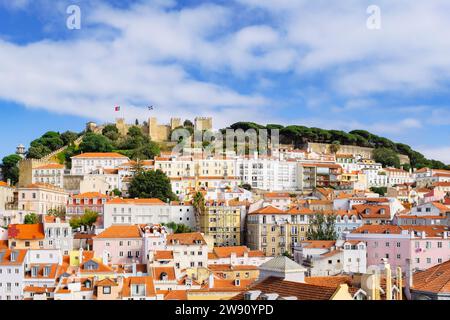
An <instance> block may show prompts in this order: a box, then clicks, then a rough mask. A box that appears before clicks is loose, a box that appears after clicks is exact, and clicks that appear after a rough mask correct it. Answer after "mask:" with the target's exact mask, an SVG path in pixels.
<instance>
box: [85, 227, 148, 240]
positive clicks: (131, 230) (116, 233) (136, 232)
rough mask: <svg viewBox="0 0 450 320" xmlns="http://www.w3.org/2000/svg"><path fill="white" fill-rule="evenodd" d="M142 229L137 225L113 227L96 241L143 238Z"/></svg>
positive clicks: (101, 234) (97, 237)
mask: <svg viewBox="0 0 450 320" xmlns="http://www.w3.org/2000/svg"><path fill="white" fill-rule="evenodd" d="M141 237H142V235H141V229H140V228H139V226H137V225H112V226H111V227H109V228H107V229H105V230H104V231H103V232H101V233H100V234H99V235H98V236H96V237H94V239H121V238H141Z"/></svg>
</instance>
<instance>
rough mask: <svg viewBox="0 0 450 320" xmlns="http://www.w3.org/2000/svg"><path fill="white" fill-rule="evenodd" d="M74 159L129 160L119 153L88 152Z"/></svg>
mask: <svg viewBox="0 0 450 320" xmlns="http://www.w3.org/2000/svg"><path fill="white" fill-rule="evenodd" d="M72 158H74V159H84V158H128V157H126V156H124V155H123V154H120V153H117V152H86V153H82V154H79V155H76V156H74V157H72Z"/></svg>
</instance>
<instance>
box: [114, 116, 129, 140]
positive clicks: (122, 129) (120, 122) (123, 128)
mask: <svg viewBox="0 0 450 320" xmlns="http://www.w3.org/2000/svg"><path fill="white" fill-rule="evenodd" d="M116 127H117V129H118V130H119V134H120V135H121V136H125V135H126V134H127V133H128V125H127V124H126V123H125V119H124V118H117V119H116Z"/></svg>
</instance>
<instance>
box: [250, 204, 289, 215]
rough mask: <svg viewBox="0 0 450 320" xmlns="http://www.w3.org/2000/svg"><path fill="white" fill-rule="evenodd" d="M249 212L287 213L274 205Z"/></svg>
mask: <svg viewBox="0 0 450 320" xmlns="http://www.w3.org/2000/svg"><path fill="white" fill-rule="evenodd" d="M249 214H286V212H284V211H283V210H281V209H278V208H275V207H273V206H267V207H264V208H261V209H258V210H255V211H253V212H250V213H249Z"/></svg>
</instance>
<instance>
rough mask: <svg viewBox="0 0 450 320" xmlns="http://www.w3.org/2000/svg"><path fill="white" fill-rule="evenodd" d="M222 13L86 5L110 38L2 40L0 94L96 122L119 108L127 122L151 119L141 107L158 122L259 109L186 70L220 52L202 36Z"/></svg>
mask: <svg viewBox="0 0 450 320" xmlns="http://www.w3.org/2000/svg"><path fill="white" fill-rule="evenodd" d="M101 9H103V10H101ZM226 16H227V10H226V9H224V8H221V7H218V6H210V5H206V6H200V7H196V8H194V9H183V10H179V11H170V10H169V11H165V10H164V9H163V8H161V7H155V6H154V5H148V6H146V5H138V6H137V7H133V8H132V9H130V10H129V11H125V12H124V11H123V10H119V9H112V8H107V7H104V6H100V7H97V8H92V12H88V16H87V19H91V20H88V21H89V23H90V22H95V23H102V24H103V25H105V24H106V25H109V26H111V27H114V28H117V29H118V30H119V32H117V33H116V36H115V37H113V38H106V39H105V38H95V37H96V36H98V35H99V33H96V32H92V33H89V34H90V36H89V37H81V38H80V37H77V36H76V34H75V33H74V35H75V37H74V38H73V39H72V40H66V41H49V40H45V41H40V42H35V43H30V44H27V45H16V44H13V43H9V42H5V41H0V70H2V77H1V78H0V96H1V98H3V99H6V100H11V101H14V102H18V103H22V104H24V105H26V106H28V107H30V108H45V109H48V110H50V111H53V112H58V113H68V114H75V115H80V116H85V117H92V118H95V119H102V120H110V119H112V118H114V117H115V116H116V114H115V113H114V112H113V106H114V105H116V104H119V105H122V106H123V110H124V112H126V116H127V117H130V118H134V117H136V118H139V119H143V118H145V117H148V116H150V113H149V112H148V111H146V109H145V108H144V109H142V108H139V107H138V106H141V107H144V106H145V105H146V104H153V105H155V106H157V109H156V110H155V112H157V114H158V117H160V118H163V119H164V118H166V119H167V118H169V117H170V116H191V115H210V114H214V113H215V114H216V115H218V113H219V112H218V111H223V112H226V111H227V110H229V109H230V108H249V109H250V110H251V109H252V108H258V107H262V106H264V105H266V104H267V103H268V102H269V100H268V99H267V98H265V97H263V96H261V95H259V94H241V93H239V92H237V91H235V90H233V89H231V88H229V87H226V86H223V85H219V84H216V83H214V82H208V81H206V80H205V81H201V80H196V79H195V78H194V77H192V76H191V74H190V73H189V71H188V70H187V69H186V68H185V65H184V62H185V61H193V60H198V61H199V60H201V59H200V58H201V57H202V55H203V54H204V57H205V58H206V60H207V59H208V58H209V59H214V56H215V55H218V53H219V50H220V48H214V46H213V45H212V44H211V43H209V42H208V41H207V40H206V39H205V37H208V36H210V35H211V31H209V30H210V29H214V28H217V27H220V26H221V25H222V24H223V23H224V21H225V20H226ZM102 30H104V27H102V29H101V30H100V31H102ZM264 32H270V31H269V30H264ZM255 34H257V32H255ZM273 36H274V37H276V35H275V34H274V35H273ZM236 37H237V38H239V36H236ZM244 38H245V37H244ZM263 38H264V37H262V38H260V40H258V41H256V43H258V42H262V41H265V40H264V39H263ZM240 41H241V43H244V44H245V42H246V40H245V39H241V40H240ZM275 41H276V39H271V40H270V42H272V43H274V42H275ZM203 49H204V51H203ZM197 51H199V52H202V54H197V53H196V52H197ZM255 112H257V110H255Z"/></svg>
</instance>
